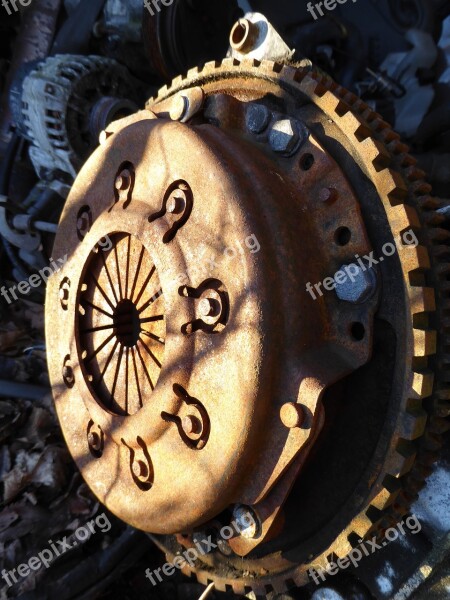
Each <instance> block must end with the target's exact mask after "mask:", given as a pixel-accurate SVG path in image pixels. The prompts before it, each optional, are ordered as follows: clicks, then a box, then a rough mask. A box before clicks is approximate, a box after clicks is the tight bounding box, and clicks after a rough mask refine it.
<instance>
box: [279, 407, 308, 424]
mask: <svg viewBox="0 0 450 600" xmlns="http://www.w3.org/2000/svg"><path fill="white" fill-rule="evenodd" d="M280 419H281V422H282V423H283V425H284V426H285V427H288V428H289V429H294V428H295V427H300V426H301V425H302V423H303V422H304V420H305V411H304V409H303V406H302V405H301V404H297V403H296V402H286V404H283V406H282V407H281V409H280Z"/></svg>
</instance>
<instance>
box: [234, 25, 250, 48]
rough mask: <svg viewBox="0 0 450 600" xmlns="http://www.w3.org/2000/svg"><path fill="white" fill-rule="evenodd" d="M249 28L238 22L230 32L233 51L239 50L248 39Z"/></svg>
mask: <svg viewBox="0 0 450 600" xmlns="http://www.w3.org/2000/svg"><path fill="white" fill-rule="evenodd" d="M249 31H250V28H249V26H248V23H247V22H246V21H239V22H238V23H236V25H235V26H234V28H233V31H232V32H231V46H232V47H233V48H235V49H239V48H241V47H242V46H243V45H244V44H245V41H246V39H247V37H248V34H249Z"/></svg>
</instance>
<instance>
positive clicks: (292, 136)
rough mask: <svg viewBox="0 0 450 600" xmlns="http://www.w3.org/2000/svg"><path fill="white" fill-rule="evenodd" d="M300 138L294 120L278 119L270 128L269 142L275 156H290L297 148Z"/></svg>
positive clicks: (297, 126)
mask: <svg viewBox="0 0 450 600" xmlns="http://www.w3.org/2000/svg"><path fill="white" fill-rule="evenodd" d="M301 141H302V138H301V136H300V129H299V125H298V123H297V122H296V121H294V119H280V120H279V121H277V122H276V123H274V125H273V126H272V129H271V131H270V134H269V142H270V145H271V147H272V150H273V151H274V152H276V153H277V154H284V155H285V156H291V155H292V154H294V153H295V152H296V151H297V150H298V149H299V148H300V143H301Z"/></svg>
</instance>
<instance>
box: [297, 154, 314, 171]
mask: <svg viewBox="0 0 450 600" xmlns="http://www.w3.org/2000/svg"><path fill="white" fill-rule="evenodd" d="M313 164H314V156H313V155H312V154H310V153H308V154H304V155H303V156H302V157H301V159H300V166H301V168H302V169H303V170H304V171H309V170H310V168H311V167H312V166H313Z"/></svg>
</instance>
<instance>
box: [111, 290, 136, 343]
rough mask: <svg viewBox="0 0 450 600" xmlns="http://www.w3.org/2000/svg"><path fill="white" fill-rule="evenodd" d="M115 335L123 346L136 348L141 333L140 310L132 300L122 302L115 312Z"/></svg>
mask: <svg viewBox="0 0 450 600" xmlns="http://www.w3.org/2000/svg"><path fill="white" fill-rule="evenodd" d="M114 333H115V334H116V336H117V339H118V340H119V342H120V343H121V344H123V345H124V346H127V347H128V348H132V347H133V346H136V344H137V342H138V339H139V334H140V333H141V321H140V316H139V313H138V310H137V308H136V306H135V305H134V303H133V302H132V301H131V300H122V301H121V302H119V304H118V305H117V307H116V309H115V311H114Z"/></svg>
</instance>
